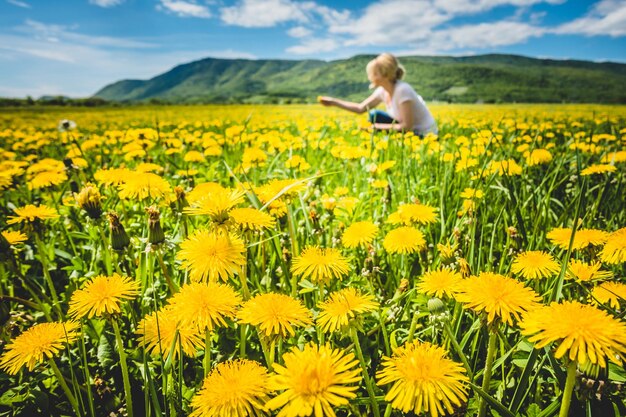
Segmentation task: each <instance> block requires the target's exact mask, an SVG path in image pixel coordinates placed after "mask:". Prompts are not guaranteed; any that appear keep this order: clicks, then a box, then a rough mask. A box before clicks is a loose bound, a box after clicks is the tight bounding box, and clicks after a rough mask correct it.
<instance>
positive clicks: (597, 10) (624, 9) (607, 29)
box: [553, 0, 626, 37]
mask: <svg viewBox="0 0 626 417" xmlns="http://www.w3.org/2000/svg"><path fill="white" fill-rule="evenodd" d="M553 33H556V34H565V35H587V36H597V35H608V36H612V37H618V36H624V35H626V2H624V1H623V0H602V1H600V2H599V3H596V4H595V5H594V6H593V7H592V9H591V10H590V11H589V13H587V14H586V15H585V16H583V17H581V18H579V19H575V20H573V21H571V22H568V23H565V24H563V25H560V26H559V27H557V28H556V29H555V30H554V31H553Z"/></svg>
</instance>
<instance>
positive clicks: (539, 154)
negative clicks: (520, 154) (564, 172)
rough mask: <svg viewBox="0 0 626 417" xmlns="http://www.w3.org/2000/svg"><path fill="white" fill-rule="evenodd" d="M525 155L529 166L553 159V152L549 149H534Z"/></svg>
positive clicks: (545, 162)
mask: <svg viewBox="0 0 626 417" xmlns="http://www.w3.org/2000/svg"><path fill="white" fill-rule="evenodd" d="M525 156H526V163H527V164H528V166H535V165H541V164H547V163H548V162H550V161H552V154H551V153H550V151H549V150H547V149H541V148H539V149H533V151H532V152H529V153H528V155H525Z"/></svg>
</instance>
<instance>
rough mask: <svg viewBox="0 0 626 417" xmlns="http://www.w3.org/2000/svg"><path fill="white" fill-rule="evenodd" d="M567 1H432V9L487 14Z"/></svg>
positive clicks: (457, 12) (453, 12)
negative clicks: (502, 8) (505, 9)
mask: <svg viewBox="0 0 626 417" xmlns="http://www.w3.org/2000/svg"><path fill="white" fill-rule="evenodd" d="M566 1H567V0H432V4H433V7H435V8H437V9H439V10H442V11H445V12H448V13H450V14H452V15H460V14H475V13H481V12H487V11H489V10H491V9H494V8H496V7H500V6H514V7H529V6H532V5H534V4H539V3H548V4H561V3H565V2H566Z"/></svg>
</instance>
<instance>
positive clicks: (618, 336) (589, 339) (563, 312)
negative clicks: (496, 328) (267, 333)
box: [520, 301, 626, 368]
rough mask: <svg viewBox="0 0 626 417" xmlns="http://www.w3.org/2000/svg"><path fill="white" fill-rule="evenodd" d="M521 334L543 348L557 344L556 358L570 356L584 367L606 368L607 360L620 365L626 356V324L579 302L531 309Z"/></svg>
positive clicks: (523, 321)
mask: <svg viewBox="0 0 626 417" xmlns="http://www.w3.org/2000/svg"><path fill="white" fill-rule="evenodd" d="M520 327H521V329H522V334H523V335H525V336H527V337H528V340H529V341H530V342H532V343H535V349H541V348H543V347H545V346H548V345H549V344H551V343H553V342H556V343H558V347H557V349H556V352H555V354H554V356H555V357H556V358H557V359H558V358H561V357H563V356H564V355H566V354H567V357H569V359H570V360H576V361H578V363H579V364H581V365H583V364H585V363H586V362H587V361H590V362H591V363H593V364H597V365H600V366H601V367H603V368H604V367H606V358H608V359H609V360H610V361H613V362H615V363H618V364H621V363H622V360H621V358H622V357H624V355H626V324H624V323H623V322H621V321H620V320H618V319H616V318H614V317H612V316H610V315H608V314H607V313H605V312H604V311H602V310H599V309H598V308H596V307H594V306H591V305H587V304H581V303H579V302H577V301H564V302H563V303H552V304H550V305H549V306H542V307H540V308H536V309H533V310H530V311H529V312H528V313H526V314H525V315H524V319H523V320H522V321H521V322H520Z"/></svg>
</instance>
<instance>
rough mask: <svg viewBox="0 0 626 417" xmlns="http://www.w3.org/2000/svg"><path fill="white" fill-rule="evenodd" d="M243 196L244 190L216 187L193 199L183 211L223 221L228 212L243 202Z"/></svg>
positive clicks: (226, 217)
mask: <svg viewBox="0 0 626 417" xmlns="http://www.w3.org/2000/svg"><path fill="white" fill-rule="evenodd" d="M243 196H244V192H243V191H240V190H231V189H228V188H221V189H216V190H215V191H213V192H210V193H207V194H206V195H205V196H204V197H202V198H200V199H199V200H196V201H194V202H193V203H192V204H191V205H190V206H189V207H186V208H185V210H184V212H185V213H186V214H190V215H206V216H209V217H210V218H211V220H213V221H214V222H217V223H223V222H225V221H226V220H228V212H229V211H230V210H232V209H233V207H235V206H236V205H237V204H239V203H242V202H243Z"/></svg>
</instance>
